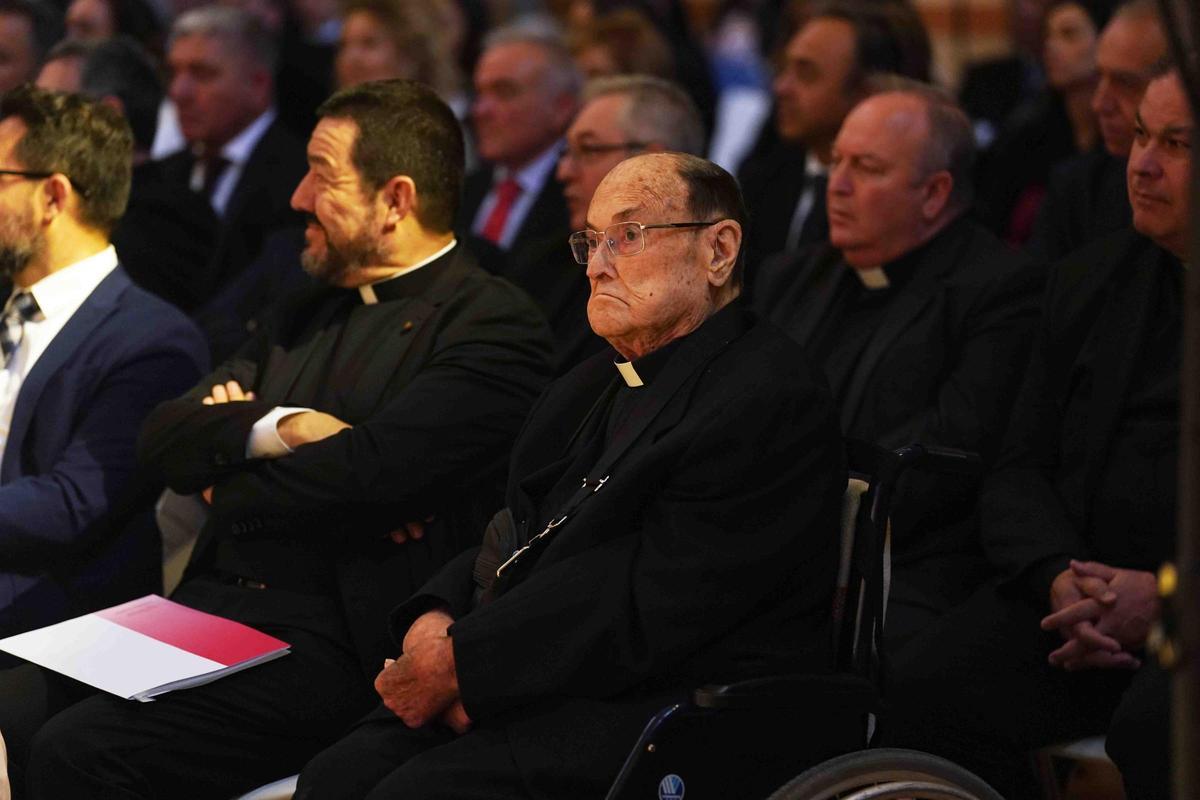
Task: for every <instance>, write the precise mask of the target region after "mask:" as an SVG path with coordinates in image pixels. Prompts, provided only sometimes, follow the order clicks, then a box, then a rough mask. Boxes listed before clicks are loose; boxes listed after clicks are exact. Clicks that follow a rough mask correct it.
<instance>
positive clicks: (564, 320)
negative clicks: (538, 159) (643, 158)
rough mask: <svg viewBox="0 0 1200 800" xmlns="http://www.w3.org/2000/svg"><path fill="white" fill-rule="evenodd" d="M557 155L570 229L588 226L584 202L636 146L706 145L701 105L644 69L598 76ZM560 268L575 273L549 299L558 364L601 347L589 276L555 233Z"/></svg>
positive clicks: (684, 148) (685, 149) (691, 149)
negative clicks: (591, 312)
mask: <svg viewBox="0 0 1200 800" xmlns="http://www.w3.org/2000/svg"><path fill="white" fill-rule="evenodd" d="M566 139H567V142H566V147H565V148H563V151H562V155H561V156H560V157H559V159H558V171H557V176H558V180H559V181H560V182H561V183H562V186H563V194H564V195H565V197H566V201H567V210H568V212H569V213H570V217H571V230H582V229H583V228H586V227H587V212H588V205H589V204H590V203H591V202H592V195H593V194H595V192H596V187H597V186H599V185H600V181H601V180H603V178H604V176H605V175H607V174H608V172H609V170H611V169H612V168H613V167H615V166H616V165H617V164H619V163H621V162H622V161H624V160H625V159H626V158H629V157H630V156H632V155H636V154H638V153H654V152H663V151H673V152H677V153H691V154H693V155H696V154H699V153H700V152H702V151H703V149H704V124H703V123H702V122H701V120H700V112H699V111H698V110H697V109H696V106H695V104H694V103H693V102H692V100H691V98H690V97H688V95H687V93H686V92H684V91H683V89H681V88H680V87H678V86H676V85H675V84H673V83H671V82H670V81H665V80H663V79H662V78H655V77H651V76H649V75H620V76H616V77H607V78H597V79H595V80H593V81H591V82H589V83H588V84H587V86H586V87H584V91H583V106H582V108H580V110H579V114H577V115H576V117H575V120H574V121H573V122H572V123H571V127H570V128H568V129H567V136H566ZM547 247H548V248H552V252H553V254H554V257H555V258H556V259H557V260H558V263H559V264H560V265H561V268H562V269H566V270H571V271H572V272H573V273H574V274H575V276H576V278H575V280H574V281H572V282H571V283H565V282H564V284H563V286H564V287H566V286H569V287H570V288H571V294H570V296H569V297H565V296H564V297H563V298H561V300H559V301H556V302H555V303H553V304H552V305H553V307H554V308H555V310H556V312H557V316H555V317H552V318H551V319H550V324H551V325H552V326H553V328H554V333H555V338H556V342H557V345H558V352H559V363H560V366H561V367H562V369H563V371H566V369H569V368H570V367H573V366H574V365H575V364H577V363H579V362H580V361H581V360H583V359H584V358H586V357H587V356H589V355H592V354H593V353H595V352H597V351H598V350H599V349H600V348H602V347H603V345H604V342H603V340H602V339H600V338H599V337H597V336H596V335H595V334H594V333H593V332H592V329H591V328H590V327H588V321H587V314H586V311H587V297H588V282H587V277H586V276H585V275H584V274H583V272H582V271H580V270H578V269H576V268H575V265H574V264H573V263H572V261H571V255H570V253H568V252H567V251H566V250H565V249H564V248H563V246H562V242H561V241H559V240H555V241H552V242H547Z"/></svg>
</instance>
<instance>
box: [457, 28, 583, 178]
mask: <svg viewBox="0 0 1200 800" xmlns="http://www.w3.org/2000/svg"><path fill="white" fill-rule="evenodd" d="M550 69H551V66H550V63H549V60H548V59H547V57H546V52H545V50H543V49H542V48H541V47H540V46H538V45H536V44H531V43H527V42H513V43H511V44H501V45H496V46H495V47H492V48H490V49H489V50H487V52H485V53H484V54H483V55H482V56H481V57H480V59H479V64H478V66H477V67H476V68H475V104H474V105H473V106H472V109H471V115H472V119H473V120H474V123H475V134H476V138H477V140H478V145H479V155H480V157H482V158H483V159H484V160H485V161H490V162H492V163H495V164H503V165H505V166H507V167H510V168H514V169H516V168H520V167H522V166H524V165H525V164H526V163H528V162H529V161H531V160H532V159H534V158H536V157H537V156H538V154H539V153H541V152H542V151H544V150H545V149H546V148H548V147H550V145H552V144H554V142H555V141H556V140H557V139H558V138H559V137H560V136H562V134H563V131H564V130H566V127H567V124H568V123H569V122H570V120H571V115H572V114H573V113H574V112H575V104H574V100H573V99H572V98H570V97H569V96H567V95H565V94H563V93H561V92H558V91H556V90H555V89H554V81H553V79H552V78H551V76H549V75H548V70H550Z"/></svg>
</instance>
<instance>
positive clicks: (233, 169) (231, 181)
mask: <svg viewBox="0 0 1200 800" xmlns="http://www.w3.org/2000/svg"><path fill="white" fill-rule="evenodd" d="M274 121H275V109H274V108H268V109H267V110H266V111H264V112H263V113H262V114H260V115H259V117H258V118H257V119H255V120H254V122H251V123H250V124H249V125H247V126H246V127H245V128H244V129H242V132H241V133H239V134H238V135H237V136H235V137H233V138H232V139H230V140H229V141H228V142H226V143H225V146H224V147H222V148H221V156H222V157H223V158H224V159H225V160H226V161H228V162H229V164H228V166H226V167H225V171H224V172H222V173H221V177H220V179H219V180H218V181H217V185H216V188H214V189H213V193H212V207H213V210H214V211H216V212H217V216H218V217H224V216H225V209H226V208H228V206H229V200H230V198H232V197H233V190H234V189H235V188H236V187H237V184H238V181H239V180H241V179H242V170H244V169H245V168H246V162H247V161H249V160H250V154H251V153H253V152H254V148H255V147H257V146H258V141H259V139H261V138H262V137H263V135H264V134H265V133H266V132H267V128H269V127H271V123H272V122H274ZM189 185H190V186H191V187H192V191H193V192H203V191H204V161H203V160H202V159H200V158H197V159H196V163H195V164H194V165H192V175H191V178H190V182H189Z"/></svg>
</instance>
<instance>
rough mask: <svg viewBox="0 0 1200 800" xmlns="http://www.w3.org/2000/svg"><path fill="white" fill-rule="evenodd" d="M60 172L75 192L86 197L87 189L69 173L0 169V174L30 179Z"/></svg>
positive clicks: (43, 178)
mask: <svg viewBox="0 0 1200 800" xmlns="http://www.w3.org/2000/svg"><path fill="white" fill-rule="evenodd" d="M60 174H62V175H64V177H66V179H67V180H69V181H70V182H71V186H72V187H73V188H74V189H75V191H76V192H78V193H79V195H80V197H85V198H86V197H87V196H88V193H87V189H85V188H83V184H81V183H79V181H77V180H75V179H74V178H72V177H71V176H70V175H65V173H58V172H35V171H32V170H27V169H0V175H12V176H14V177H17V178H26V179H28V180H31V181H40V180H45V179H46V178H49V177H52V176H54V175H60Z"/></svg>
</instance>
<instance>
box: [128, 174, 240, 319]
mask: <svg viewBox="0 0 1200 800" xmlns="http://www.w3.org/2000/svg"><path fill="white" fill-rule="evenodd" d="M218 226H219V222H218V220H217V216H216V214H214V213H213V210H212V206H211V205H209V202H208V199H207V198H206V197H204V196H203V195H202V194H200V193H198V192H192V191H180V190H179V186H178V185H176V184H175V183H172V182H170V181H168V180H166V179H164V177H163V175H162V166H161V164H160V163H159V162H157V161H147V162H145V163H144V164H139V165H138V166H137V167H134V169H133V183H132V185H131V186H130V189H129V206H128V208H126V209H125V215H124V216H123V217H121V221H120V222H119V223H117V227H116V229H114V230H113V233H112V242H113V245H114V246H115V247H116V248H117V255H118V256H119V257H120V259H121V265H122V266H124V267H125V271H126V272H128V273H129V277H130V278H132V279H133V282H134V283H136V284H137V285H138V286H141V287H142V288H143V289H145V290H146V291H148V292H151V293H152V294H156V295H158V296H159V297H161V298H162V299H164V300H166V301H167V302H168V303H171V304H172V305H174V306H175V307H176V308H179V309H180V310H182V311H183V312H184V313H187V314H191V313H192V312H194V311H195V310H196V308H197V307H198V306H199V305H200V303H201V302H202V301H203V299H204V298H205V297H206V296H207V292H208V283H209V278H208V271H209V265H210V262H211V261H212V257H213V246H214V243H215V242H216V239H217V229H218Z"/></svg>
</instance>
